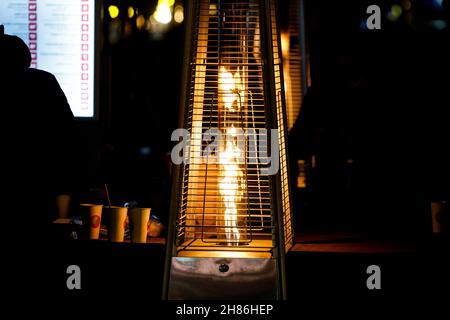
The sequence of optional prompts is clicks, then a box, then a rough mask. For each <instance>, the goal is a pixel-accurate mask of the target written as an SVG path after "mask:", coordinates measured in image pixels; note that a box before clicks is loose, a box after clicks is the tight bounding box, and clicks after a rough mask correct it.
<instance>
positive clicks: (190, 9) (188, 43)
mask: <svg viewBox="0 0 450 320" xmlns="http://www.w3.org/2000/svg"><path fill="white" fill-rule="evenodd" d="M186 11H187V15H186V17H187V19H186V24H185V38H184V39H185V40H184V57H185V59H184V66H183V73H182V77H181V78H182V83H181V92H182V93H183V94H182V95H181V99H180V110H182V112H180V113H179V119H178V126H179V127H180V128H184V126H185V118H186V113H187V111H188V110H187V109H188V108H187V105H188V101H189V99H188V92H189V90H188V88H189V79H190V76H191V60H192V59H191V56H192V39H193V37H192V30H191V29H190V27H191V26H193V25H194V24H193V21H194V11H195V10H194V5H192V2H188V5H187V6H186ZM173 167H174V170H173V171H172V189H171V202H170V212H169V225H168V228H167V229H168V231H167V238H166V255H165V268H164V276H163V292H162V299H163V300H166V299H167V298H168V293H169V281H170V269H171V261H172V257H173V256H175V255H176V237H175V235H176V234H177V230H176V221H177V216H178V211H179V205H180V195H181V193H180V192H179V191H180V190H179V188H180V180H181V177H182V174H181V171H182V169H183V165H173Z"/></svg>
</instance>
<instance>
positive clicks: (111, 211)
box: [106, 206, 128, 242]
mask: <svg viewBox="0 0 450 320" xmlns="http://www.w3.org/2000/svg"><path fill="white" fill-rule="evenodd" d="M106 211H107V212H108V216H109V226H108V238H109V240H110V241H113V242H123V239H124V235H125V223H126V219H127V213H128V208H127V207H115V206H111V207H106Z"/></svg>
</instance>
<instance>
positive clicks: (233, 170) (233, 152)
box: [219, 67, 245, 245]
mask: <svg viewBox="0 0 450 320" xmlns="http://www.w3.org/2000/svg"><path fill="white" fill-rule="evenodd" d="M242 91H243V84H242V83H241V77H240V75H239V70H238V71H237V72H236V73H235V74H234V75H233V74H232V73H231V72H228V71H227V70H226V69H225V68H224V67H221V68H220V72H219V97H220V99H221V102H222V104H223V106H224V107H225V110H226V112H231V113H234V112H239V111H240V109H241V104H242V100H243V97H242V95H241V94H240V93H241V92H242ZM222 124H223V128H224V132H222V134H224V135H225V137H226V139H225V141H224V143H223V145H222V146H221V148H220V152H219V165H220V169H221V170H220V178H219V191H220V195H221V196H222V199H223V202H224V205H225V212H224V214H225V216H224V218H225V235H226V239H227V241H228V242H229V244H230V245H231V244H238V242H239V239H240V238H241V235H240V232H239V229H238V203H239V201H240V200H241V198H242V196H243V190H244V186H245V181H244V175H243V171H242V169H241V168H240V167H239V161H240V159H241V158H242V155H243V150H241V148H240V146H239V138H242V137H239V132H238V130H237V129H236V127H235V126H234V124H232V123H227V121H226V119H225V121H223V123H222Z"/></svg>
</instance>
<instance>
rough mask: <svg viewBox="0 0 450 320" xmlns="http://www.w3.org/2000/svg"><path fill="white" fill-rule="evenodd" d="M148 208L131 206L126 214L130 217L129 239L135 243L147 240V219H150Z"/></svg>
mask: <svg viewBox="0 0 450 320" xmlns="http://www.w3.org/2000/svg"><path fill="white" fill-rule="evenodd" d="M150 211H151V209H150V208H131V209H130V211H129V213H128V216H129V218H130V231H131V241H132V242H135V243H146V242H147V230H148V221H149V219H150Z"/></svg>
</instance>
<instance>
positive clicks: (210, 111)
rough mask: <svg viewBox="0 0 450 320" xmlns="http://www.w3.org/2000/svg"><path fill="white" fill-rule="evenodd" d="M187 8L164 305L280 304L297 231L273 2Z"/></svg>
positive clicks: (222, 0) (227, 1) (209, 2)
mask: <svg viewBox="0 0 450 320" xmlns="http://www.w3.org/2000/svg"><path fill="white" fill-rule="evenodd" d="M189 3H190V5H191V6H190V7H189V8H188V10H187V11H188V15H187V16H188V19H187V25H186V29H187V30H186V39H185V41H186V43H185V67H184V74H183V79H184V80H183V84H182V87H183V89H182V95H181V114H180V118H181V119H180V127H181V128H182V129H185V130H186V131H185V132H187V133H186V134H184V135H183V136H182V137H181V138H179V139H180V140H176V141H180V144H181V143H182V142H184V144H185V148H180V149H177V152H175V156H180V158H181V159H182V161H178V163H180V164H177V161H174V162H175V163H176V164H177V165H176V166H175V170H174V177H173V179H174V180H173V189H172V208H171V216H170V222H169V229H168V237H167V246H166V247H167V252H166V267H165V274H164V286H163V298H164V299H217V300H218V299H285V298H286V288H285V272H284V261H285V260H284V255H285V252H287V251H288V250H289V249H290V248H291V246H292V245H293V230H292V213H291V203H290V192H289V182H288V164H287V149H286V132H287V128H286V127H287V126H286V124H287V123H286V112H285V102H284V90H283V75H282V66H281V46H280V39H279V33H278V26H277V21H276V19H277V15H276V4H275V1H273V0H242V1H237V0H199V1H192V2H191V1H189ZM174 150H175V149H174ZM180 150H181V151H180ZM178 151H180V152H178ZM173 159H174V152H172V160H173Z"/></svg>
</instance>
